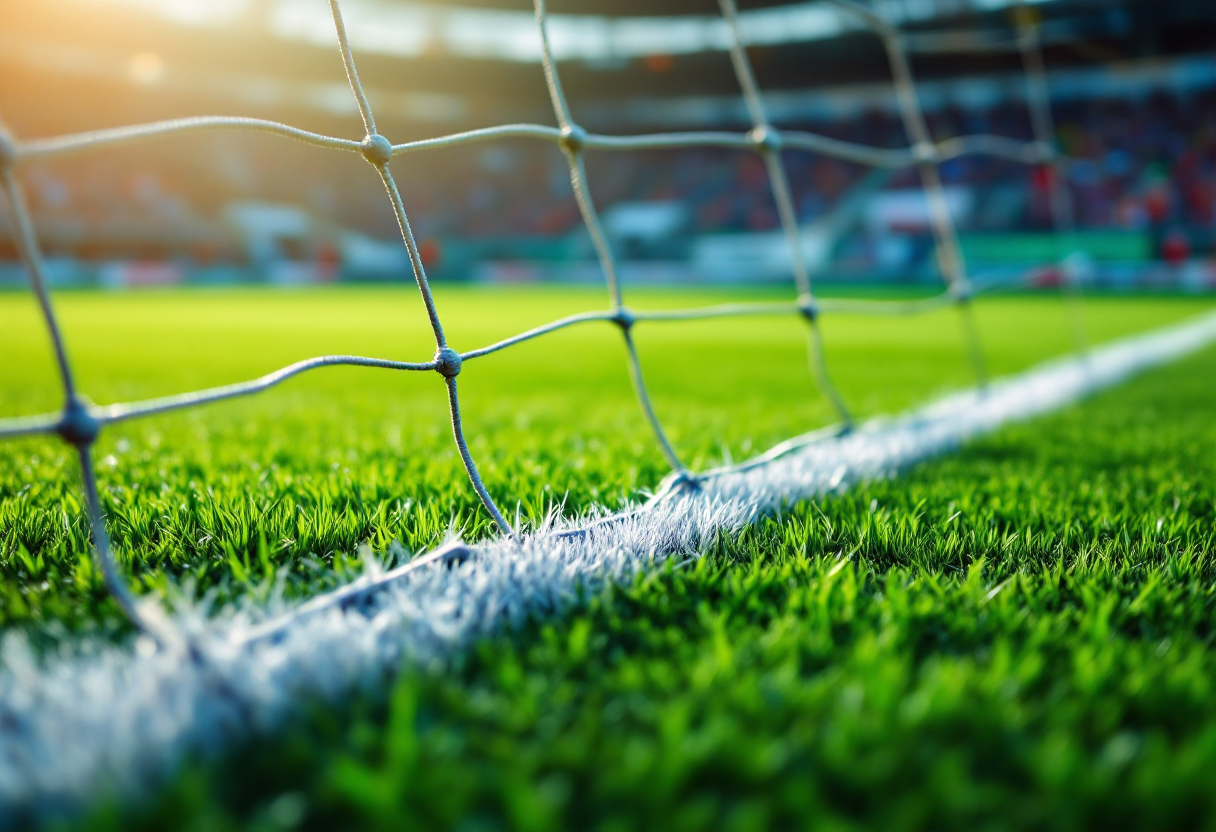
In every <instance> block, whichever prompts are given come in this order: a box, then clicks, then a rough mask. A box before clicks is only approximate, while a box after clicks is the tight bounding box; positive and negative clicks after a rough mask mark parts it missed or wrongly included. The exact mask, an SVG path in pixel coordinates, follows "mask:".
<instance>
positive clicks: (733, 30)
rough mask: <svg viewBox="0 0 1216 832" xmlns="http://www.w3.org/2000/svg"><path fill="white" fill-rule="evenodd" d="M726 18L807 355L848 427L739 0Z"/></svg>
mask: <svg viewBox="0 0 1216 832" xmlns="http://www.w3.org/2000/svg"><path fill="white" fill-rule="evenodd" d="M718 6H719V8H720V9H721V10H722V17H724V18H725V19H726V23H727V28H728V29H729V30H730V61H731V65H732V66H733V67H734V71H735V77H736V78H737V79H738V81H739V87H740V88H741V89H742V91H743V101H744V103H745V104H746V106H747V112H748V115H749V116H750V117H751V122H752V138H753V140H754V141H755V143H756V147H757V149H758V150H759V151H760V154H761V155H762V156H763V158H764V166H765V168H766V170H767V172H768V179H769V184H770V187H771V188H772V191H773V202H774V203H775V204H776V207H777V216H778V217H779V218H780V220H781V228H782V231H783V232H784V234H785V240H786V245H787V246H788V247H789V252H790V265H791V267H792V268H793V273H794V284H795V286H796V287H797V290H798V295H799V297H798V302H799V304H800V305H801V306H802V307H803V310H804V312H803V317H804V318H805V319H806V322H807V327H808V331H807V358H808V359H809V361H810V365H811V373H812V375H813V376H814V377H815V382H816V384H817V385H818V386H819V389H820V391H821V392H822V393H823V394H824V395H826V396H827V397H828V400H829V401H830V402H831V403H832V406H833V407H834V408H835V409H836V413H837V415H838V416H839V417H840V421H841V425H842V427H843V428H844V429H845V430H848V429H850V428H851V427H852V425H853V417H852V415H851V414H850V413H849V408H848V406H847V405H846V404H845V401H844V397H843V396H842V395H841V394H840V391H839V390H838V389H837V388H836V385H835V383H833V381H832V377H831V374H830V373H829V372H828V364H827V358H826V356H825V355H824V348H823V335H822V333H821V332H820V327H819V318H818V315H817V314H816V309H815V293H814V288H813V286H812V284H811V276H810V273H809V272H808V271H807V266H806V253H805V251H804V250H803V246H802V236H801V235H800V234H799V232H798V216H797V212H796V211H795V210H794V199H793V196H792V193H791V189H790V180H789V175H788V173H787V172H786V169H785V162H784V161H783V160H782V158H781V141H780V138H779V134H778V133H777V131H776V130H775V128H773V126H772V125H771V124H769V120H768V114H767V113H766V112H765V108H764V99H763V98H762V97H761V95H760V85H759V84H757V83H756V75H755V72H754V71H753V70H752V64H751V60H749V59H748V57H747V49H746V47H744V45H743V38H742V36H741V34H740V32H739V10H738V8H737V6H736V5H735V0H718Z"/></svg>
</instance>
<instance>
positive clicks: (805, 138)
mask: <svg viewBox="0 0 1216 832" xmlns="http://www.w3.org/2000/svg"><path fill="white" fill-rule="evenodd" d="M769 129H770V131H771V133H770V137H769V141H770V142H771V141H774V140H776V141H779V142H780V143H781V145H782V147H783V148H785V149H789V150H802V151H806V152H809V153H820V154H822V155H824V156H830V157H832V158H835V159H841V160H844V161H848V162H855V163H857V164H860V165H865V166H867V167H876V168H891V169H898V168H905V167H909V166H911V165H913V164H916V162H917V161H918V159H919V158H920V157H922V156H925V155H927V154H931V155H932V156H933V157H934V158H937V159H940V160H942V161H945V160H949V159H957V158H960V157H963V156H992V157H997V158H1005V159H1010V160H1013V161H1018V162H1022V163H1024V164H1039V163H1041V162H1045V161H1048V160H1050V159H1053V158H1057V157H1058V156H1059V155H1060V154H1058V152H1057V151H1055V150H1054V149H1053V148H1052V147H1051V146H1050V145H1048V146H1043V145H1042V144H1041V143H1040V142H1038V141H1026V140H1022V139H1014V138H1011V137H1008V136H1000V135H990V134H973V135H968V136H958V137H955V138H952V139H946V140H943V141H941V142H937V143H932V144H931V146H929V147H924V148H921V147H907V148H884V147H875V146H872V145H866V144H860V143H857V142H850V141H846V140H844V139H836V138H832V137H831V136H824V135H820V134H818V133H811V132H808V131H805V130H776V129H775V128H772V127H770V128H769ZM220 130H234V131H246V132H254V133H266V134H269V135H274V136H280V137H282V138H286V139H291V140H292V141H296V142H301V143H303V144H307V145H312V146H313V147H319V148H324V149H328V150H345V151H348V152H352V153H362V152H363V151H364V148H363V144H362V142H358V141H354V140H352V139H342V138H337V137H334V136H326V135H323V134H321V133H313V132H311V131H308V130H303V129H301V128H298V127H292V126H291V125H288V124H283V123H280V122H277V121H268V120H265V119H256V118H240V117H233V116H195V117H191V118H182V119H173V120H170V121H158V122H150V123H148V124H141V125H136V126H132V127H118V128H113V129H105V130H91V131H87V132H83V133H74V134H70V135H64V136H56V137H52V138H44V139H27V140H19V139H18V138H16V137H14V136H12V135H11V134H10V135H9V136H8V137H7V138H6V139H5V140H3V141H4V143H5V144H6V145H7V147H8V149H7V150H0V155H3V153H8V154H9V155H11V156H12V157H13V163H14V165H21V164H23V163H30V162H40V161H47V160H50V159H58V158H63V157H67V156H73V155H81V154H85V153H91V152H95V151H102V150H108V149H111V148H115V147H122V146H126V145H130V144H135V143H138V142H142V141H152V140H156V139H161V138H169V137H172V136H175V135H180V134H183V133H185V134H193V133H207V132H213V131H220ZM518 138H523V139H536V140H541V141H545V142H549V143H551V144H554V145H557V146H559V147H560V146H561V144H562V142H563V141H565V140H566V139H565V136H564V135H563V133H562V131H561V130H560V129H558V128H555V127H548V126H546V125H543V124H504V125H500V126H495V127H481V128H478V129H475V130H465V131H462V132H459V133H451V134H448V135H445V136H438V137H436V138H431V139H420V140H418V141H412V142H405V143H403V144H395V145H392V154H393V156H403V155H406V154H410V153H417V152H422V151H426V150H435V149H440V148H449V147H457V146H460V145H467V144H477V143H481V142H487V141H496V140H500V139H518ZM583 141H584V142H585V147H586V149H588V150H603V151H642V150H687V149H689V148H697V147H703V148H715V149H720V150H761V151H762V150H763V148H762V147H759V145H758V142H757V139H756V137H755V136H754V135H753V134H752V133H750V132H748V133H732V132H729V131H723V130H711V131H683V132H663V133H641V134H631V135H606V134H602V133H587V134H586V135H585V137H584V138H583Z"/></svg>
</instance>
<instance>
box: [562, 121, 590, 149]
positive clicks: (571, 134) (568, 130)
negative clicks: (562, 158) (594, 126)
mask: <svg viewBox="0 0 1216 832" xmlns="http://www.w3.org/2000/svg"><path fill="white" fill-rule="evenodd" d="M557 143H558V145H559V146H560V147H561V149H562V150H564V151H566V152H567V153H569V154H571V155H574V154H578V153H582V152H583V148H585V147H586V146H587V131H586V130H584V129H583V128H581V127H579V126H578V125H577V124H567V125H566V126H565V127H563V128H562V135H561V138H560V139H558V140H557Z"/></svg>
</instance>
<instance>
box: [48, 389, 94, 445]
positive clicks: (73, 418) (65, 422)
mask: <svg viewBox="0 0 1216 832" xmlns="http://www.w3.org/2000/svg"><path fill="white" fill-rule="evenodd" d="M55 432H56V433H58V434H59V435H60V436H62V437H63V439H64V441H66V442H70V443H71V444H73V445H75V446H76V447H78V448H84V447H87V446H89V445H91V444H93V440H94V439H96V438H97V434H99V433H101V422H100V421H98V420H97V418H96V417H95V416H93V414H92V413H90V412H89V409H88V408H87V407H85V406H84V403H82V402H81V401H79V400H78V399H72V400H71V401H69V402H68V403H67V404H66V405H65V406H64V408H63V416H62V417H61V418H60V419H59V424H58V425H56V426H55Z"/></svg>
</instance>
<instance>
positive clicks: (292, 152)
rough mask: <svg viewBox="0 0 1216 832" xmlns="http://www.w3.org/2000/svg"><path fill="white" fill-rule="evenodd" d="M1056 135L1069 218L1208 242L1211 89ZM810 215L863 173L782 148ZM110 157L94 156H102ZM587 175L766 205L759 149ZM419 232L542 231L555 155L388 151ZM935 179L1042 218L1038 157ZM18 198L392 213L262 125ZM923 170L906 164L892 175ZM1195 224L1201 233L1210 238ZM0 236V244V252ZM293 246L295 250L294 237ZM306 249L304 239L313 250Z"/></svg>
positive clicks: (602, 159)
mask: <svg viewBox="0 0 1216 832" xmlns="http://www.w3.org/2000/svg"><path fill="white" fill-rule="evenodd" d="M1055 117H1056V121H1057V128H1058V140H1059V143H1060V145H1061V147H1062V149H1063V150H1064V152H1065V153H1066V154H1068V155H1069V156H1070V157H1072V158H1073V159H1075V160H1076V161H1075V162H1074V163H1073V164H1072V165H1071V166H1070V167H1069V169H1068V172H1067V184H1068V188H1069V190H1070V192H1071V194H1072V197H1073V203H1074V206H1075V212H1076V218H1077V222H1078V224H1079V226H1080V227H1083V228H1102V229H1154V230H1156V231H1157V232H1158V233H1159V236H1161V238H1162V241H1163V242H1162V244H1163V245H1164V244H1166V242H1168V239H1169V238H1170V234H1171V233H1173V234H1174V235H1175V237H1176V236H1177V234H1183V235H1185V236H1186V238H1187V241H1188V246H1191V247H1196V246H1197V247H1200V248H1202V247H1204V246H1208V247H1210V244H1211V237H1212V232H1213V228H1214V223H1216V218H1214V210H1216V90H1209V91H1207V92H1204V93H1202V94H1198V95H1190V96H1188V97H1186V98H1185V99H1183V98H1180V97H1178V96H1176V95H1173V94H1171V93H1168V92H1164V91H1162V92H1158V93H1156V94H1154V95H1152V96H1149V97H1147V98H1143V99H1140V100H1087V101H1073V102H1069V103H1065V104H1060V105H1058V106H1057V107H1056V112H1055ZM929 121H930V125H931V128H932V131H933V134H934V136H935V138H937V139H938V140H942V139H947V138H950V137H954V136H960V135H967V134H975V133H993V134H1000V135H1005V136H1012V137H1016V138H1021V139H1030V138H1031V133H1030V125H1029V119H1028V116H1027V113H1026V110H1025V106H1024V105H1023V104H1022V103H1020V102H1010V103H1007V104H1002V105H1000V106H997V107H994V108H992V109H989V110H986V111H976V110H964V109H961V108H954V109H946V110H942V111H938V112H934V113H931V114H930V117H929ZM783 126H787V127H793V128H800V129H806V130H811V131H814V132H817V133H823V134H827V135H831V136H835V137H838V138H842V139H848V140H851V141H856V142H861V143H865V144H869V145H874V146H879V147H900V146H903V145H905V144H906V137H905V134H904V131H903V129H902V127H901V124H900V122H899V120H898V118H897V117H896V116H895V115H894V114H892V113H887V112H877V111H875V112H868V113H865V114H863V115H860V116H857V117H855V118H852V119H849V120H846V121H834V122H831V123H819V122H806V123H802V124H790V125H783ZM786 161H787V165H788V169H789V174H790V179H791V182H792V185H793V189H794V196H795V201H796V204H797V208H798V211H799V214H800V217H801V218H802V220H804V221H810V220H814V219H815V218H817V217H820V216H822V215H824V214H825V213H826V212H829V211H831V210H832V208H833V206H834V205H836V204H838V202H839V201H840V200H841V199H842V198H843V197H844V196H845V195H846V194H848V193H849V192H850V190H851V189H853V188H854V187H855V186H856V185H857V184H858V183H859V182H860V181H861V179H862V177H863V176H864V175H865V174H866V172H867V171H866V170H865V169H864V168H862V167H860V166H858V165H855V164H851V163H848V162H842V161H839V160H835V159H831V158H826V157H823V156H819V155H814V154H808V153H801V152H790V153H787V154H786ZM103 162H104V163H103ZM587 166H588V171H589V175H590V180H591V185H592V193H593V194H594V196H595V199H596V201H597V203H598V204H599V205H600V206H601V207H608V206H611V205H613V204H616V203H622V202H657V201H658V202H666V201H680V202H682V203H683V204H685V205H687V206H688V209H689V210H688V214H689V216H690V218H691V227H689V228H688V229H687V232H688V233H689V234H694V233H705V232H715V231H743V230H767V229H772V228H774V227H776V224H777V217H776V213H775V211H774V208H773V202H772V197H771V194H770V192H769V186H768V180H767V177H766V174H765V169H764V165H763V163H762V161H761V160H760V159H759V158H758V157H757V156H755V155H754V154H750V153H744V152H731V151H718V150H706V149H695V150H672V151H661V152H660V151H653V152H612V153H607V152H603V153H591V154H589V156H588V160H587ZM393 167H394V171H395V172H396V173H397V174H398V176H399V184H400V186H401V190H402V193H403V195H404V199H405V203H406V207H407V209H408V210H409V212H410V214H411V219H412V221H413V223H414V226H415V231H416V233H417V234H418V235H419V236H420V237H421V238H423V239H427V240H437V241H445V240H448V239H455V238H462V239H468V238H507V237H553V236H560V235H565V234H567V233H568V232H571V231H573V230H575V229H576V228H578V226H579V224H580V220H579V215H578V211H577V209H576V206H575V204H574V201H573V199H572V198H571V190H570V182H569V177H568V173H567V170H566V167H565V163H564V160H563V158H562V157H561V154H560V153H559V152H558V151H557V149H556V148H554V147H552V146H550V145H547V144H542V143H537V142H527V141H522V140H513V141H508V142H502V143H493V144H480V145H473V146H469V147H464V148H456V149H449V150H440V151H428V152H426V153H420V154H417V155H407V156H403V157H399V158H398V159H397V160H395V161H394V163H393ZM942 177H943V180H944V181H945V183H946V184H947V185H960V186H969V187H971V188H972V189H973V192H974V194H975V198H976V201H975V206H974V209H973V210H972V211H971V212H970V215H969V217H968V218H967V225H969V226H970V227H971V228H973V229H977V230H1009V231H1018V230H1033V229H1045V228H1049V227H1050V225H1051V214H1050V210H1049V202H1048V190H1049V185H1050V173H1049V172H1048V171H1046V170H1042V169H1039V170H1035V169H1027V168H1026V167H1024V166H1021V165H1018V164H1016V163H1014V162H1010V161H1004V160H998V159H991V158H983V157H967V158H961V159H956V160H952V161H949V162H947V163H945V164H944V165H943V168H942ZM26 182H27V186H28V191H29V199H30V202H31V204H32V206H33V208H34V211H35V213H36V215H37V217H38V219H39V221H40V222H43V223H48V224H49V225H50V226H53V227H54V228H56V229H59V228H63V229H69V231H70V230H72V229H74V230H75V231H74V232H73V233H69V232H67V231H65V232H62V233H51V234H49V235H48V239H47V244H48V247H49V248H51V249H52V252H53V253H54V250H55V249H56V248H58V249H59V250H60V251H61V252H62V253H65V254H72V255H75V256H78V257H82V258H105V257H112V256H126V257H145V258H152V257H157V256H161V257H164V256H181V255H188V256H191V257H193V258H195V259H197V260H204V261H205V260H207V259H209V258H216V257H240V256H243V255H242V253H241V252H240V251H239V250H238V248H239V247H236V248H231V249H230V250H225V244H224V243H223V240H224V239H226V238H225V237H224V236H223V234H219V233H213V232H214V229H215V228H216V227H217V226H218V225H219V224H222V223H220V220H221V218H222V217H223V216H224V213H225V208H226V206H228V205H231V204H232V203H233V202H234V201H242V200H245V201H260V202H266V203H275V204H284V205H292V206H298V207H299V208H300V209H301V210H302V211H304V212H306V213H307V214H308V216H309V217H311V218H312V222H314V223H315V224H317V225H318V226H333V227H342V228H347V229H353V230H356V231H359V232H362V233H365V234H367V235H370V236H371V237H379V238H384V239H389V238H391V237H392V236H393V235H394V234H395V233H396V229H395V225H394V221H393V218H392V216H391V214H390V213H389V211H388V210H387V202H386V200H385V198H384V194H383V191H382V190H381V188H380V183H379V181H378V179H377V178H376V177H375V176H373V175H370V172H369V171H367V170H366V166H365V164H364V163H363V162H362V160H361V159H359V158H358V157H357V156H355V155H354V154H342V153H334V152H325V151H318V150H315V149H313V148H308V147H303V146H297V145H290V144H288V145H287V146H285V143H284V142H283V141H282V140H281V139H276V138H273V137H264V136H247V135H239V134H238V135H229V134H210V135H203V136H193V137H186V138H183V139H182V140H180V141H177V142H174V143H171V144H170V143H165V144H157V143H148V144H146V145H142V146H140V147H138V148H133V149H129V150H123V151H113V152H108V153H107V154H105V155H104V156H83V157H79V158H73V159H68V160H64V161H61V162H55V163H54V164H53V165H45V166H38V167H34V168H31V169H29V171H28V173H27V175H26ZM916 185H917V177H916V173H915V172H914V171H912V170H904V171H899V172H896V173H895V174H894V175H893V177H892V178H891V179H890V180H889V181H887V182H886V184H885V187H887V188H892V189H896V188H912V187H916ZM1205 241H1206V242H1205ZM11 249H12V246H11V243H8V242H4V243H0V258H4V257H5V256H6V255H7V256H8V257H11V255H12V254H13V252H12V250H11ZM287 255H288V256H294V255H292V254H291V253H290V252H288V253H287ZM299 256H301V257H307V256H312V254H310V253H309V252H302V253H299Z"/></svg>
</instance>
